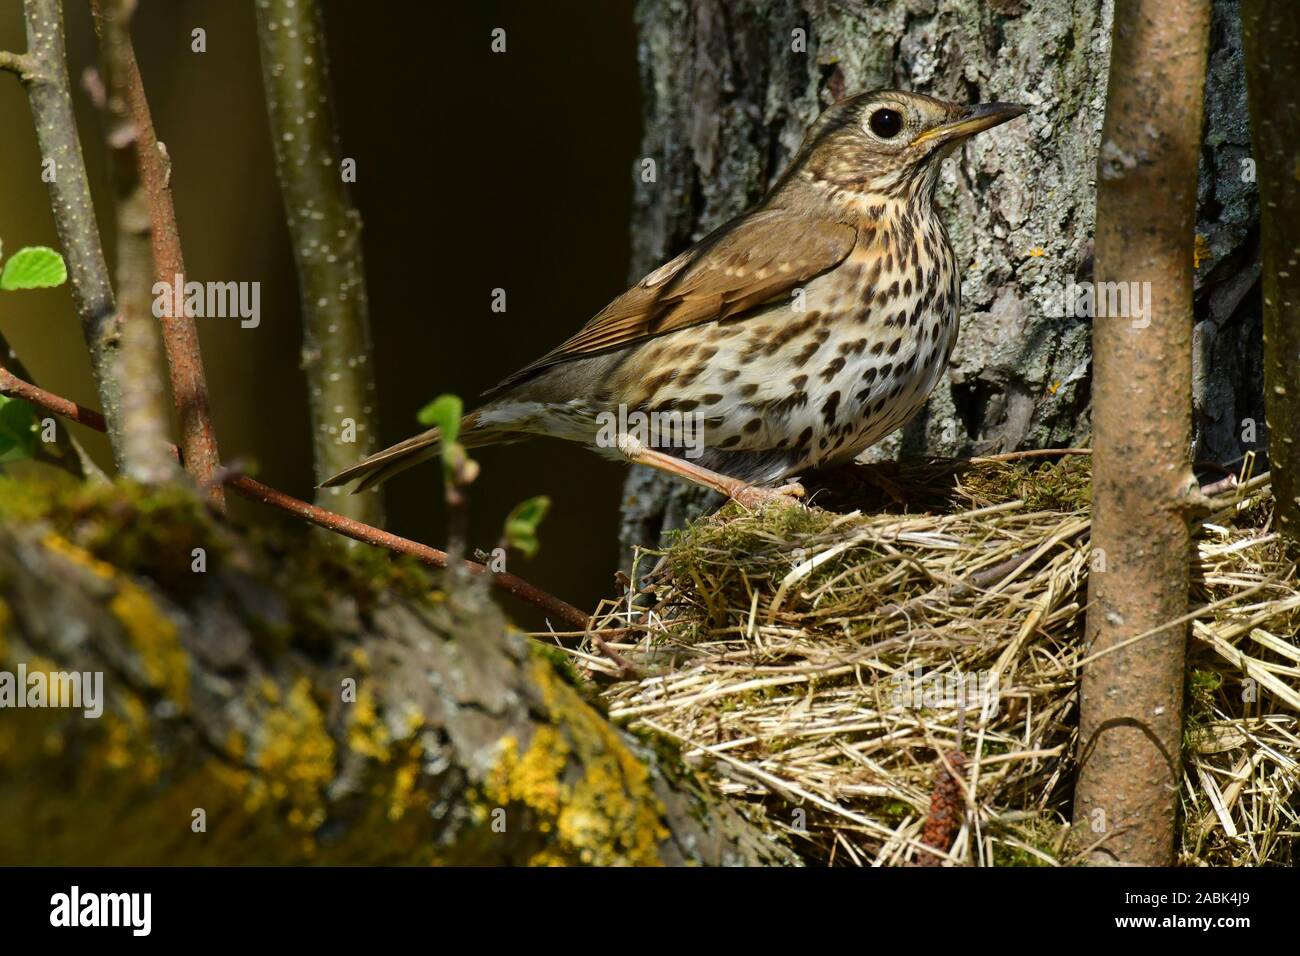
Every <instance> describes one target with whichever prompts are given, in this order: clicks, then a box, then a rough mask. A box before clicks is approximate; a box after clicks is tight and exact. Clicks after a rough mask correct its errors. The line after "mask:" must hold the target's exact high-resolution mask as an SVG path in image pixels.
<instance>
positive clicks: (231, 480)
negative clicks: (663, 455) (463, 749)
mask: <svg viewBox="0 0 1300 956" xmlns="http://www.w3.org/2000/svg"><path fill="white" fill-rule="evenodd" d="M0 395H9V396H11V397H13V398H21V399H22V400H23V401H26V402H31V403H32V404H33V405H36V406H37V407H39V408H43V409H45V410H46V411H48V412H52V413H53V414H55V415H60V416H62V417H63V418H66V419H68V421H72V422H76V423H78V424H80V425H85V426H86V427H87V428H93V429H95V430H96V431H104V428H105V423H104V417H103V416H102V415H100V414H99V413H98V412H96V411H92V410H91V409H89V408H84V407H83V406H81V405H78V404H76V403H75V402H72V401H69V400H68V399H66V398H62V397H60V396H58V395H55V394H54V393H52V392H47V391H45V389H43V388H38V387H37V386H35V385H32V384H31V383H30V382H24V381H22V380H21V379H19V378H17V377H16V376H14V375H13V373H11V372H10V371H8V370H7V369H4V368H0ZM169 447H170V448H171V450H172V452H173V453H174V454H176V455H177V456H179V455H180V451H179V449H177V448H176V446H175V445H170V446H169ZM214 477H216V478H217V479H219V480H223V481H225V483H226V484H228V485H229V486H230V487H232V488H234V489H235V490H236V491H237V492H239V493H240V494H241V495H243V496H244V497H245V498H250V499H252V500H253V501H260V502H262V503H263V504H267V505H270V506H271V507H273V508H278V509H279V510H281V511H284V512H287V513H289V514H292V515H295V516H297V517H299V518H302V519H303V520H304V521H308V522H310V523H312V524H314V525H318V526H319V527H322V528H326V529H328V530H330V531H335V532H337V533H339V534H341V535H343V536H344V537H348V538H352V539H353V540H355V541H361V542H364V543H366V544H373V545H375V546H376V547H380V548H387V549H388V550H389V551H393V552H396V553H398V554H409V555H411V556H412V557H414V558H417V559H419V560H420V561H423V562H424V563H425V564H428V565H431V566H432V567H435V568H445V567H447V566H448V564H449V558H448V556H447V553H446V552H445V551H439V550H438V549H437V548H431V547H429V546H428V545H427V544H421V543H420V542H418V541H412V540H410V539H409V538H402V537H399V536H398V535H395V534H390V533H389V532H387V531H384V530H382V529H380V528H374V527H371V526H370V525H367V524H363V523H362V522H360V521H356V520H354V519H352V518H348V517H345V516H344V515H340V514H335V513H334V512H332V511H327V510H326V509H324V508H318V507H317V506H316V505H312V504H308V503H307V502H305V501H302V500H300V499H298V498H294V497H292V496H290V495H286V494H285V493H284V492H282V491H277V490H276V489H274V488H271V487H270V486H268V485H264V484H262V483H261V482H260V481H254V480H253V479H252V478H248V477H246V476H234V475H229V476H227V475H225V474H224V473H223V472H222V470H221V469H218V470H217V472H216V474H215V475H214ZM461 565H462V566H463V567H464V568H465V569H466V570H468V571H469V572H470V573H472V574H483V575H487V577H488V580H489V581H490V582H491V584H492V586H493V587H494V588H496V589H497V590H499V591H504V592H506V593H507V594H512V595H514V596H515V597H517V598H518V599H519V600H521V601H525V602H526V603H528V604H531V605H533V606H534V607H537V608H540V609H541V610H542V611H544V612H546V613H547V614H550V615H552V616H554V617H556V618H558V619H560V620H562V621H564V623H566V624H568V625H570V626H572V627H575V628H577V629H579V630H582V631H584V632H585V631H587V630H589V629H590V623H591V622H590V618H589V617H588V615H586V614H583V613H582V612H581V611H580V610H578V609H577V608H576V607H574V606H573V605H572V604H569V603H567V602H566V601H563V600H561V599H560V598H558V597H556V596H555V595H553V594H549V593H547V592H546V591H543V590H542V589H541V588H538V587H535V586H533V585H532V584H529V583H528V582H527V581H525V580H524V579H523V578H521V577H518V576H517V575H514V574H508V573H506V572H504V571H503V572H500V573H497V572H493V571H491V570H489V569H488V568H486V567H484V566H483V565H481V564H478V563H477V562H474V561H462V562H461ZM624 663H626V662H624Z"/></svg>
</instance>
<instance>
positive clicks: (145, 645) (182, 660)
mask: <svg viewBox="0 0 1300 956" xmlns="http://www.w3.org/2000/svg"><path fill="white" fill-rule="evenodd" d="M108 609H109V610H110V611H111V612H112V613H113V616H114V617H116V618H117V619H118V621H119V622H121V624H122V627H123V628H125V629H126V633H127V636H128V637H129V638H130V639H131V644H132V646H133V647H134V648H135V650H136V652H137V653H139V655H140V662H141V664H143V665H144V672H145V677H146V678H147V680H148V681H149V686H151V687H154V688H157V689H159V690H161V691H163V692H164V693H165V694H166V695H167V697H168V699H169V700H171V702H172V703H174V704H175V705H176V707H177V708H178V709H179V710H180V711H181V712H184V711H185V710H186V708H188V707H189V702H190V665H189V657H188V656H187V655H186V653H185V651H184V650H183V649H182V648H181V644H180V639H179V637H178V636H177V632H176V622H175V621H173V620H172V619H171V618H170V617H168V616H167V615H166V613H164V612H163V610H162V609H161V608H159V607H158V605H157V604H155V603H154V601H153V599H152V598H150V597H149V595H148V594H146V593H145V591H144V589H143V588H141V587H140V586H139V585H137V584H134V583H132V582H130V581H127V580H125V579H123V580H122V582H121V586H120V587H119V589H118V592H117V594H116V595H114V597H113V599H112V601H110V602H109V605H108Z"/></svg>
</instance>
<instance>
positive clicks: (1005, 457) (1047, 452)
mask: <svg viewBox="0 0 1300 956" xmlns="http://www.w3.org/2000/svg"><path fill="white" fill-rule="evenodd" d="M1091 454H1092V449H1091V448H1029V449H1026V450H1025V451H1007V452H1003V453H1002V454H1000V455H979V456H978V457H976V458H972V459H971V462H972V463H973V464H979V463H980V462H982V461H1020V460H1021V459H1022V458H1063V457H1065V456H1066V455H1091Z"/></svg>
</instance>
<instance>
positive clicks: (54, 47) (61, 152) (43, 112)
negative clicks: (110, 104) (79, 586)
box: [0, 0, 127, 470]
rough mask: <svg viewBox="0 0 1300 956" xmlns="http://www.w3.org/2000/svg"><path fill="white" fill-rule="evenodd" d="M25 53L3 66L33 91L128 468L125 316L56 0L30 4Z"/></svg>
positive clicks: (107, 406) (114, 431) (121, 459)
mask: <svg viewBox="0 0 1300 956" xmlns="http://www.w3.org/2000/svg"><path fill="white" fill-rule="evenodd" d="M23 11H24V16H25V21H26V26H27V52H26V53H25V54H21V55H17V54H13V53H6V54H3V56H0V66H3V67H4V68H5V69H7V70H10V71H12V72H16V73H17V74H18V75H19V77H20V78H21V79H22V81H23V86H24V87H25V88H26V90H27V99H28V102H29V104H30V106H31V110H32V119H33V121H34V125H35V128H36V140H37V144H38V146H39V147H40V151H41V159H42V170H43V176H42V178H44V179H45V180H46V182H47V184H48V186H49V191H50V207H51V209H52V210H53V213H54V226H55V229H56V231H57V232H58V235H59V243H60V245H61V246H62V251H63V257H64V259H65V260H66V261H67V264H68V277H69V285H70V287H71V291H72V297H73V300H74V302H75V303H76V307H77V314H78V316H79V317H80V319H81V331H82V335H83V336H84V338H85V340H86V345H87V347H88V348H89V349H90V367H91V372H92V374H93V375H94V379H95V387H96V389H97V391H98V392H99V400H100V402H101V403H102V404H103V406H104V414H105V417H106V418H107V420H108V428H107V431H108V440H109V444H110V445H112V448H113V457H114V459H115V460H116V462H117V465H118V467H119V468H120V469H122V470H125V469H126V465H127V462H126V458H125V454H126V452H125V448H126V443H125V440H124V434H123V423H122V390H121V382H120V380H119V379H118V377H117V375H116V371H117V369H116V358H117V353H118V350H119V347H120V345H121V318H120V317H119V316H118V314H117V307H116V305H115V303H114V301H113V287H112V284H111V283H110V281H109V275H108V266H107V265H106V264H105V262H104V250H103V247H102V246H101V245H100V241H99V227H98V225H97V224H96V222H95V206H94V203H93V202H92V201H91V197H90V186H89V184H88V182H87V180H86V165H85V161H84V160H83V158H82V155H81V141H80V140H79V139H78V138H77V121H76V117H75V116H74V114H73V110H72V93H71V84H70V83H69V81H68V68H67V63H66V60H65V54H64V47H63V12H62V8H61V6H60V4H59V2H58V0H24V4H23Z"/></svg>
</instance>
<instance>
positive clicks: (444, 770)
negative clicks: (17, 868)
mask: <svg viewBox="0 0 1300 956" xmlns="http://www.w3.org/2000/svg"><path fill="white" fill-rule="evenodd" d="M0 481H3V480H2V479H0ZM160 495H161V497H160ZM24 496H26V497H25V498H24ZM22 500H26V501H28V502H31V503H32V504H31V506H30V507H29V508H28V510H29V511H30V512H32V513H31V514H27V515H25V516H24V515H17V513H18V512H21V511H23V507H24V506H22V505H19V504H16V502H19V501H22ZM38 512H39V513H38ZM0 513H2V514H3V520H2V521H0V672H8V673H9V674H16V673H17V670H18V666H19V665H20V664H21V665H24V666H25V669H26V671H27V672H28V673H29V674H34V673H42V672H44V673H47V674H48V673H52V672H69V671H75V672H102V674H103V698H102V699H103V713H102V715H101V716H99V717H98V718H92V717H88V716H86V715H85V714H84V713H83V711H82V710H81V709H72V708H67V707H63V708H41V709H38V708H21V709H18V708H11V707H6V708H5V709H2V710H0V820H2V821H3V825H0V864H6V865H7V864H15V863H38V864H146V863H149V864H157V863H167V864H182V863H184V864H291V863H322V864H325V863H390V864H393V863H395V864H429V863H444V864H537V863H548V864H566V863H568V864H606V865H609V864H634V865H636V864H648V865H654V864H669V865H671V864H705V865H708V864H760V863H778V864H786V863H794V862H796V859H795V857H794V856H793V854H791V853H790V852H789V851H788V850H786V849H785V848H784V847H783V846H782V845H781V844H780V843H779V842H776V841H773V840H772V839H771V838H770V836H767V835H765V834H764V833H763V831H762V830H760V829H759V827H758V826H757V825H756V824H754V823H751V822H750V821H749V820H747V819H746V818H745V817H743V816H741V814H740V813H738V812H737V811H736V810H734V809H732V808H731V807H730V806H728V805H726V804H725V803H721V802H719V801H718V800H717V798H715V797H713V796H711V795H710V794H708V793H707V792H706V791H705V790H704V789H703V788H702V787H701V786H700V785H699V784H698V783H696V782H695V780H694V779H693V777H692V776H691V775H690V773H689V772H688V771H686V770H685V769H684V768H683V767H682V766H681V763H680V760H679V759H678V757H677V756H676V754H675V753H674V752H673V750H672V749H671V748H670V747H668V746H666V745H662V744H660V743H657V742H656V741H653V740H648V739H642V738H638V737H636V736H633V735H631V734H629V733H627V732H625V731H623V730H620V729H618V728H616V727H614V726H613V725H611V724H610V723H609V722H608V721H607V720H606V719H605V718H604V717H603V716H602V715H601V714H600V713H599V711H598V710H597V709H596V707H594V706H593V705H592V703H591V702H590V701H589V700H588V699H587V698H586V696H585V695H584V693H583V691H582V690H581V689H580V688H579V687H578V686H575V684H574V683H573V682H572V680H571V679H570V678H567V677H566V675H565V673H564V671H563V669H562V668H557V667H556V666H555V665H554V664H553V663H552V661H551V660H550V659H549V658H548V656H547V654H546V653H545V652H544V651H539V650H538V649H537V648H535V647H530V646H529V644H528V642H527V641H526V640H525V638H524V637H523V636H522V635H520V634H518V633H517V632H513V631H511V630H510V628H509V627H508V625H507V624H506V621H505V619H504V617H503V615H502V614H501V612H500V611H499V610H498V609H497V608H496V607H495V606H493V605H492V604H491V602H490V601H489V600H488V599H487V597H486V595H485V594H483V593H481V592H480V591H478V590H477V589H476V588H475V586H474V585H473V583H472V582H465V583H464V585H463V586H458V587H450V588H448V589H446V590H443V589H440V588H438V587H436V586H435V582H433V581H432V580H431V579H430V578H429V575H428V573H427V572H426V571H425V570H424V569H423V568H422V567H419V566H410V565H406V564H402V563H394V562H390V561H389V560H388V559H387V558H380V559H376V558H375V556H374V554H373V553H372V552H367V551H365V550H364V549H361V548H356V549H352V550H347V549H345V548H342V547H339V548H334V547H331V546H326V545H322V544H321V543H320V542H318V541H313V540H311V539H310V537H309V536H306V535H303V536H302V538H301V540H300V542H299V543H297V544H295V545H285V544H284V543H283V542H275V541H267V540H250V539H249V538H247V537H245V536H242V535H240V534H237V533H235V532H233V531H231V530H230V529H229V528H227V527H225V526H221V525H217V524H214V523H213V522H212V521H211V520H210V519H209V518H208V516H207V515H206V514H205V513H204V511H203V510H202V508H201V507H200V506H199V505H197V504H196V503H195V502H193V501H192V500H191V499H190V498H188V497H187V496H186V495H184V494H182V493H180V492H162V493H149V494H148V495H147V496H146V494H145V493H143V492H139V491H137V490H133V489H130V488H123V487H121V486H118V487H116V488H104V489H100V490H98V491H96V490H91V489H79V490H77V491H75V492H73V493H72V494H71V495H67V494H65V495H64V496H63V498H62V500H61V501H60V502H59V503H58V504H57V505H56V506H54V507H50V506H49V505H48V503H47V502H45V501H44V500H43V498H42V497H41V496H39V495H34V494H31V491H30V489H26V488H23V487H22V486H17V485H14V484H12V483H10V482H5V483H4V487H3V488H0ZM443 583H446V582H443Z"/></svg>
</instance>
